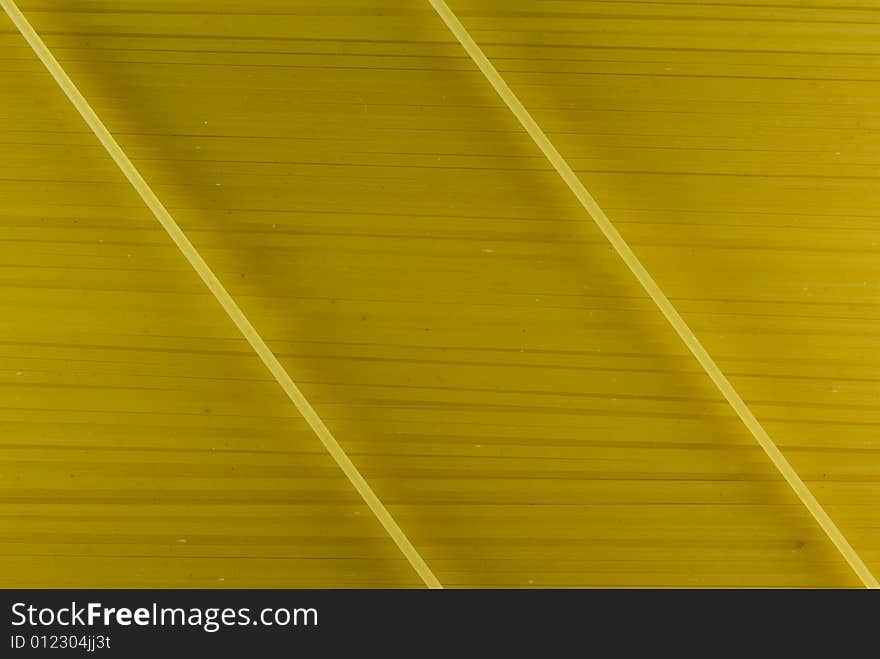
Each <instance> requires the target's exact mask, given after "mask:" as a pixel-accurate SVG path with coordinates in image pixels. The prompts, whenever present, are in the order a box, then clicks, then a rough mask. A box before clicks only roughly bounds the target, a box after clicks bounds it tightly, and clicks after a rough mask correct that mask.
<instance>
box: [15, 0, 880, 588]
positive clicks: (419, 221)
mask: <svg viewBox="0 0 880 659" xmlns="http://www.w3.org/2000/svg"><path fill="white" fill-rule="evenodd" d="M19 4H20V6H21V8H22V10H23V11H24V12H25V14H26V15H27V16H28V18H29V19H30V20H31V22H32V23H33V25H34V27H35V28H36V29H37V30H38V31H39V32H40V34H41V35H42V36H43V38H44V39H45V41H46V43H47V44H48V45H49V47H50V48H51V49H52V50H53V52H54V53H55V55H56V57H57V58H58V59H59V61H60V62H61V63H62V65H63V66H64V67H65V69H66V70H67V72H68V73H69V74H70V76H71V77H72V78H73V80H74V81H75V82H76V84H77V85H78V86H79V87H80V89H81V91H82V92H83V94H84V95H85V96H86V98H88V99H89V101H90V102H91V103H92V105H93V106H94V108H95V109H96V111H97V112H98V114H99V115H100V116H101V117H102V118H103V119H104V121H105V123H106V124H107V125H108V127H109V128H110V130H111V131H112V132H113V133H114V135H115V136H116V137H117V139H118V140H119V142H120V143H121V145H122V146H123V148H124V149H125V150H126V152H127V153H128V154H129V156H130V157H131V159H132V160H133V161H134V162H135V164H136V165H137V166H138V167H139V168H140V169H141V171H142V173H143V174H144V176H145V178H146V179H147V180H148V181H149V182H150V183H151V185H152V186H153V187H154V189H155V191H156V192H157V194H158V195H159V197H160V198H161V199H162V200H163V201H164V202H165V204H166V205H167V206H168V208H169V209H170V210H171V212H172V214H173V215H174V216H175V218H176V219H177V220H178V222H179V223H180V224H181V226H182V227H183V229H184V230H185V231H186V232H187V233H188V235H189V236H190V238H191V239H192V241H193V242H194V244H195V245H196V247H197V248H198V249H199V250H200V251H201V253H202V254H203V256H204V257H205V259H206V260H207V261H208V263H209V264H210V265H211V266H212V267H213V268H214V269H215V271H216V272H217V274H218V276H219V277H220V279H221V280H222V281H223V282H224V284H225V285H226V286H227V287H228V289H229V290H230V292H231V293H232V294H233V295H234V296H235V298H236V299H237V300H238V301H239V303H240V305H241V306H242V308H243V309H244V311H245V312H246V313H247V314H248V315H249V316H250V317H251V319H252V321H253V322H254V324H255V325H256V326H257V328H258V329H259V330H260V331H261V332H262V334H263V335H264V337H265V338H266V339H267V341H268V343H269V345H270V347H271V348H272V349H273V350H274V351H275V352H276V354H277V355H278V356H279V358H280V359H281V361H282V362H283V363H284V365H285V366H286V367H287V368H288V370H289V371H290V373H291V375H292V376H293V378H294V379H295V380H296V381H297V382H298V383H299V384H300V385H301V387H302V389H303V391H304V393H305V394H306V396H307V397H308V398H309V400H310V401H311V402H312V403H313V404H314V405H315V407H316V409H317V410H318V412H319V413H320V414H321V416H322V417H323V418H324V420H325V421H326V423H327V424H328V426H329V427H330V428H331V429H332V430H333V431H334V433H335V434H336V436H337V438H338V439H339V441H340V443H341V444H342V445H343V447H344V448H345V449H346V450H347V451H348V452H349V454H350V455H351V457H352V459H353V461H354V462H355V464H356V465H357V466H358V467H359V468H360V469H361V470H362V472H363V474H364V476H365V477H366V478H367V480H368V481H369V482H370V483H371V484H372V485H373V487H374V489H375V490H376V492H377V494H378V495H379V496H380V498H381V499H382V500H383V501H384V502H385V503H386V504H387V505H388V507H389V509H390V510H391V512H392V513H393V514H394V515H395V517H396V518H397V519H398V521H399V523H400V525H401V526H402V527H403V529H404V530H405V531H406V532H407V534H408V535H409V536H410V538H411V539H412V541H413V543H414V544H415V546H416V547H417V548H418V549H419V551H420V552H421V553H422V555H423V556H424V558H425V559H426V560H427V562H428V564H429V565H430V566H431V567H432V569H433V570H434V571H435V572H436V574H437V576H438V577H439V579H440V581H441V582H442V583H443V584H444V585H446V586H452V587H530V586H534V587H546V586H552V587H560V586H857V585H858V581H857V580H856V578H855V576H854V575H853V574H852V573H851V572H850V570H849V568H848V567H847V565H846V563H845V562H844V561H843V559H842V558H841V557H840V556H839V555H838V554H837V552H836V551H835V550H834V548H833V546H832V545H831V544H830V542H829V541H828V540H827V539H826V538H825V537H824V535H823V533H822V531H821V530H820V529H819V528H818V526H817V525H816V524H815V522H814V521H813V520H812V518H811V517H810V516H809V514H808V513H807V511H806V510H805V509H804V508H803V507H802V506H801V504H800V503H799V502H798V501H797V499H796V498H795V496H794V494H792V493H791V491H790V490H789V488H788V486H787V485H786V484H785V483H784V481H783V480H782V479H781V477H780V476H779V475H778V474H777V472H776V471H775V469H774V468H773V466H772V465H771V464H770V462H769V461H768V460H767V458H766V457H765V456H764V454H763V452H762V451H761V450H760V449H759V448H758V446H757V445H756V444H755V442H754V440H753V439H752V438H751V436H750V435H749V434H748V432H747V431H746V430H745V428H744V427H742V425H741V423H740V422H739V421H738V420H737V419H736V417H735V416H734V415H733V413H732V411H731V410H730V409H729V408H728V407H727V405H726V403H725V402H724V401H723V399H722V398H721V397H720V395H719V394H718V393H717V391H716V390H715V389H714V387H713V385H712V384H711V382H710V381H709V380H708V378H707V377H706V376H705V375H704V374H703V373H702V371H701V370H700V368H699V366H698V364H697V363H696V362H695V361H694V360H693V358H692V357H690V356H689V354H688V353H687V352H686V350H685V348H684V347H683V345H681V344H680V342H679V340H678V339H677V337H676V336H675V334H674V333H673V331H672V330H671V329H670V328H669V327H668V325H667V324H666V322H665V321H664V319H663V318H662V316H661V315H660V313H659V312H658V311H656V309H655V308H654V307H653V305H652V303H651V302H650V300H649V299H648V298H647V297H646V295H645V294H644V293H643V292H642V290H641V288H640V287H639V286H638V284H637V283H636V282H635V280H634V279H633V278H632V276H631V275H630V274H629V272H628V271H627V270H626V268H625V267H624V266H623V265H622V263H621V262H620V261H619V259H618V257H617V256H616V255H615V254H614V253H613V251H612V250H611V248H610V247H609V246H608V245H607V243H606V242H605V240H604V238H602V236H601V235H600V234H599V232H598V230H596V229H595V228H594V226H593V224H592V222H591V221H590V220H589V218H588V217H586V216H585V214H584V212H583V210H582V209H581V208H580V207H579V206H578V205H577V203H576V201H575V200H574V198H573V197H572V196H571V194H570V193H569V192H568V190H567V189H566V188H565V186H564V184H563V183H562V182H561V180H559V177H558V176H557V175H556V173H555V172H554V171H553V170H552V169H551V168H550V166H549V165H548V164H547V162H546V161H545V160H544V159H543V157H542V156H541V154H540V152H539V151H538V150H537V149H536V147H535V146H534V145H533V144H532V142H531V141H530V139H529V138H528V136H527V135H526V134H525V133H524V132H523V131H522V129H521V128H520V127H519V126H518V124H517V123H516V121H515V120H514V118H513V117H512V115H511V114H510V113H509V111H508V110H507V109H506V108H505V107H504V106H503V105H502V103H501V102H500V100H498V99H497V97H496V96H495V95H494V93H493V92H492V90H491V88H490V87H489V85H488V84H487V83H486V81H485V79H484V78H483V77H482V75H481V74H480V73H479V72H478V71H477V70H476V68H475V66H474V65H473V63H472V62H471V61H470V60H469V59H468V57H467V56H466V54H465V53H464V51H463V50H462V49H461V47H460V46H459V45H458V44H457V43H456V42H455V41H454V38H453V37H452V35H451V34H449V32H448V31H447V30H446V28H445V27H444V25H443V23H442V22H441V21H440V19H439V18H438V17H437V16H436V14H435V13H434V12H433V10H432V9H431V8H430V6H429V5H428V4H427V3H426V2H421V1H419V0H395V1H392V0H378V1H377V2H367V1H366V0H320V1H319V0H311V1H310V2H304V1H301V0H296V1H293V2H291V1H287V0H285V1H282V0H273V1H269V0H255V1H254V2H246V3H242V2H231V1H229V0H216V1H213V2H208V1H206V0H137V1H135V0H127V1H125V2H111V1H110V0H69V1H64V2H62V1H60V0H58V1H49V0H22V1H21V2H20V3H19ZM450 6H451V7H452V9H453V10H455V11H456V12H458V14H459V16H460V17H461V19H462V21H463V23H464V24H465V25H466V27H467V28H468V29H470V30H471V32H472V35H473V36H474V38H475V39H476V41H477V42H478V43H480V44H481V45H482V46H483V47H484V49H485V51H486V53H487V55H488V56H489V57H490V58H491V59H492V60H493V61H494V62H495V63H496V66H497V67H498V68H499V70H500V71H501V73H502V75H504V76H505V78H506V79H507V81H508V82H509V84H510V85H511V87H512V88H513V89H514V91H515V92H516V93H517V94H518V95H519V96H520V98H521V100H522V101H523V102H524V104H525V105H526V106H527V107H528V108H529V109H530V110H532V112H533V114H534V116H535V118H536V119H537V121H538V122H539V123H540V124H541V125H542V126H543V127H544V129H545V130H546V131H547V132H548V134H549V135H550V137H551V139H552V140H553V141H554V142H555V143H556V145H557V146H558V147H559V149H560V151H562V153H563V154H564V155H565V156H566V157H567V158H568V159H569V161H570V162H571V164H572V166H573V167H574V169H575V170H576V171H577V172H578V174H579V175H580V176H581V178H582V180H583V181H584V183H585V184H586V185H587V187H588V188H589V189H590V190H591V192H592V193H593V195H594V196H595V197H596V198H597V200H598V201H599V203H600V204H601V205H602V206H603V207H604V208H605V210H606V211H607V212H608V214H609V215H610V217H611V218H612V220H613V221H615V222H616V223H617V224H618V226H619V228H620V230H621V232H622V233H623V235H624V237H625V238H626V239H627V240H628V241H630V243H631V244H632V246H633V249H634V250H635V251H636V253H637V254H638V255H639V257H640V258H642V259H643V261H644V263H645V265H646V267H647V268H648V270H649V271H650V272H651V273H652V274H653V275H654V277H655V279H656V280H657V281H658V283H659V284H660V285H661V287H663V288H664V290H665V291H666V293H667V294H668V295H669V297H670V298H671V299H672V301H673V302H674V303H675V304H676V306H677V307H678V308H679V310H680V311H681V313H682V315H683V316H684V317H685V319H686V320H687V322H688V323H690V324H691V326H692V328H693V329H694V330H695V332H696V334H697V335H698V336H699V337H700V339H701V340H702V341H703V342H704V344H705V346H706V348H707V349H708V351H709V352H710V353H711V354H712V355H713V356H714V357H715V359H716V360H717V361H718V363H719V365H720V366H721V368H722V369H723V370H724V371H725V372H726V373H727V374H728V375H729V377H730V379H731V381H732V382H733V384H734V385H735V386H736V387H737V388H738V389H739V390H740V392H741V393H742V395H743V397H744V398H745V400H746V401H747V402H748V403H749V404H750V405H751V407H752V409H753V410H754V412H755V414H756V415H757V416H758V418H759V419H760V420H761V421H762V423H764V424H765V426H766V428H767V429H768V431H769V432H770V434H771V436H773V437H774V439H775V440H776V441H777V442H778V444H779V445H780V448H781V449H782V450H783V452H784V453H785V454H786V456H787V457H788V458H789V459H790V461H791V462H792V464H793V466H794V467H795V468H796V469H797V470H798V472H799V473H800V474H801V475H802V477H803V478H804V479H805V480H806V481H807V483H808V484H809V485H810V487H811V488H812V489H813V491H814V492H815V493H816V495H817V497H818V498H819V500H820V501H821V503H822V504H823V505H824V506H825V507H826V509H827V510H828V512H829V514H830V515H831V516H832V518H833V519H834V520H835V521H836V522H837V523H838V525H839V526H840V527H841V530H842V531H843V532H844V534H845V535H846V536H847V537H848V539H849V540H850V541H851V543H852V544H853V546H854V547H855V549H856V550H857V551H858V552H859V553H860V554H861V555H862V556H863V558H864V559H865V561H866V562H867V563H868V565H869V566H870V567H871V568H872V570H873V571H874V572H875V573H877V572H880V480H878V478H880V439H878V429H880V408H878V399H880V388H878V383H880V356H878V351H877V346H878V335H880V332H878V324H877V320H878V318H880V254H878V241H880V211H878V208H880V185H878V183H880V178H878V174H880V171H878V165H880V155H878V154H880V131H878V129H880V86H878V84H880V76H878V71H880V68H878V62H880V58H878V54H880V12H878V11H877V6H876V3H875V2H869V1H867V0H847V1H846V2H842V1H840V0H833V1H830V0H829V1H825V2H821V3H820V2H800V1H796V0H773V1H772V2H769V0H768V1H767V2H764V1H763V0H742V1H740V2H731V3H710V2H700V1H698V0H691V1H689V2H687V1H686V2H668V3H667V2H661V1H657V2H653V1H651V2H649V1H646V2H629V1H626V0H619V1H613V2H608V1H597V2H593V1H589V0H584V1H546V0H491V1H490V0H454V1H452V2H450ZM0 154H2V157H0V586H5V587H12V586H77V587H83V586H99V587H102V586H118V587H123V586H130V587H140V586H152V587H161V586H166V587H187V586H190V587H213V586H217V587H258V586H260V587H272V586H283V587H296V586H303V587H312V586H314V587H335V586H355V587H358V586H383V587H398V586H401V587H414V586H419V585H420V582H419V580H418V577H417V576H416V575H415V573H414V572H413V571H412V569H411V568H410V567H409V565H408V564H407V563H406V561H405V560H404V559H403V558H402V556H401V555H400V554H399V552H398V551H397V549H396V548H395V547H394V545H393V544H392V542H391V541H390V539H388V537H387V536H386V535H385V534H384V532H383V531H382V529H381V527H380V526H379V524H378V523H377V522H376V521H375V520H374V518H373V517H372V516H371V514H370V512H369V510H368V509H367V508H366V506H365V505H363V504H362V503H361V501H360V499H359V498H358V496H357V494H356V493H355V492H354V490H353V489H352V488H351V486H350V485H349V484H348V482H347V481H346V479H345V477H344V476H343V475H342V473H341V472H340V471H339V470H338V468H337V467H336V466H335V465H334V463H333V462H332V460H331V459H330V458H329V456H327V455H326V454H325V452H324V449H323V448H322V447H321V445H320V443H319V442H318V440H317V439H316V438H315V437H314V436H313V435H312V433H311V431H310V430H309V429H308V427H307V426H306V425H305V423H304V422H303V421H302V420H301V418H300V417H299V415H298V414H297V412H296V410H295V409H294V408H293V406H292V405H291V404H290V403H289V401H287V399H286V398H285V396H284V394H283V393H282V391H281V390H280V389H279V387H278V386H277V384H275V382H274V381H273V380H272V379H271V377H270V376H269V375H268V373H267V372H265V370H264V368H263V367H262V365H261V364H260V362H259V360H258V359H257V357H256V356H255V355H254V354H253V353H252V352H251V351H250V349H249V348H248V346H247V344H246V343H245V341H244V340H243V339H241V338H240V337H239V336H238V334H237V332H236V330H235V328H234V326H233V325H232V324H231V322H230V321H229V320H228V319H227V318H226V316H225V315H224V313H223V311H222V310H221V309H220V307H219V306H218V305H217V303H216V302H215V301H214V299H213V298H212V297H211V296H210V295H209V294H208V292H207V291H206V290H205V289H204V287H203V285H202V284H201V282H200V281H199V280H198V278H197V276H196V275H195V274H194V273H193V272H192V271H191V270H190V268H189V266H188V265H187V264H186V262H185V261H184V259H183V257H182V256H181V255H180V253H179V252H178V251H177V248H176V247H174V245H173V244H172V243H171V242H170V240H169V239H168V238H167V236H166V235H165V233H164V232H163V231H162V229H161V228H160V227H159V225H158V224H157V223H156V221H155V219H154V218H153V217H152V216H151V215H150V213H149V211H148V210H147V209H146V208H145V207H144V206H143V204H142V203H141V201H140V199H139V198H138V197H137V195H136V193H135V192H134V191H133V190H132V189H131V187H130V186H129V184H128V183H127V182H126V181H125V179H124V178H123V176H122V175H121V174H120V173H119V172H118V170H117V169H116V167H115V165H114V164H113V162H112V161H111V160H110V159H109V157H108V156H107V155H106V153H105V152H104V150H103V149H102V148H101V147H100V145H99V144H98V142H97V140H96V139H95V138H94V137H93V136H92V134H91V133H90V132H89V130H88V129H87V127H86V126H85V124H84V123H83V122H82V120H81V119H80V118H79V116H78V115H77V114H76V112H75V111H74V109H73V108H72V107H71V106H70V104H69V102H68V101H67V99H66V98H65V97H64V96H63V94H62V93H61V92H60V90H59V89H58V88H57V87H56V85H55V83H54V82H53V81H52V79H51V78H50V76H49V75H48V73H47V72H46V71H45V69H44V68H43V67H42V65H41V64H40V63H39V61H38V60H37V59H36V58H35V57H34V55H33V53H32V52H31V50H30V49H29V47H28V46H27V45H26V43H25V42H24V40H23V39H22V38H21V36H20V35H19V34H18V32H17V31H16V30H15V28H14V27H13V25H12V24H11V22H10V21H9V20H8V18H7V17H6V16H5V15H4V16H0Z"/></svg>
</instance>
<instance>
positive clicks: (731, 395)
mask: <svg viewBox="0 0 880 659" xmlns="http://www.w3.org/2000/svg"><path fill="white" fill-rule="evenodd" d="M428 2H430V3H431V6H432V7H433V8H434V9H435V10H436V12H437V14H438V15H439V16H440V18H441V19H443V22H444V23H445V24H446V26H447V27H448V28H449V30H450V32H452V34H453V35H454V36H455V38H456V39H457V40H458V42H459V43H460V44H461V45H462V47H463V48H464V49H465V51H466V52H467V54H468V55H469V56H470V57H471V59H472V60H473V61H474V63H475V64H476V65H477V67H479V69H480V71H481V72H482V73H483V75H484V76H485V77H486V80H488V82H489V84H491V85H492V87H493V88H494V89H495V91H496V92H497V93H498V95H499V96H500V97H501V99H502V100H503V101H504V103H505V104H506V105H507V107H508V108H509V109H510V111H511V112H512V113H513V114H514V116H516V118H517V120H518V121H519V122H520V124H521V125H522V127H523V128H524V129H525V130H526V132H527V133H528V134H529V136H530V137H531V138H532V140H534V142H535V144H536V145H537V146H538V148H540V149H541V152H542V153H543V154H544V155H545V156H546V158H547V160H548V161H549V162H550V164H551V165H553V168H554V169H555V170H556V171H557V173H558V174H559V175H560V176H561V177H562V180H563V181H565V183H566V185H567V186H568V187H569V189H570V190H571V191H572V192H573V193H574V195H575V197H577V199H578V201H579V202H580V203H581V205H582V206H583V207H584V210H586V211H587V213H588V214H589V215H590V217H591V218H593V220H594V221H595V223H596V224H597V225H598V227H599V229H600V230H601V231H602V233H603V234H604V235H605V237H606V238H607V239H608V242H610V243H611V245H612V246H613V247H614V249H615V251H616V252H617V254H618V255H619V256H620V258H621V259H623V262H624V263H625V264H626V266H627V267H628V268H629V269H630V271H631V272H632V273H633V274H634V275H635V277H636V279H638V281H639V283H640V284H641V285H642V287H643V288H644V289H645V291H646V292H647V293H648V295H649V296H650V297H651V299H652V300H653V301H654V303H655V304H656V305H657V307H658V308H659V309H660V311H661V312H662V313H663V315H664V317H665V318H666V320H667V321H669V324H670V325H672V327H673V329H674V330H675V331H676V333H677V334H678V336H679V337H680V338H681V340H682V341H683V342H684V344H685V345H686V346H687V348H688V349H689V350H690V351H691V353H692V354H693V355H694V357H696V359H697V361H698V362H699V363H700V366H702V367H703V370H705V371H706V373H707V375H708V376H709V377H710V378H711V380H712V382H714V383H715V386H716V387H718V389H719V390H720V391H721V394H722V395H723V396H724V398H725V399H726V400H727V402H728V403H730V406H731V407H732V408H733V410H734V411H735V412H736V414H737V416H739V418H740V419H741V420H742V422H743V424H745V426H746V428H748V429H749V431H750V432H751V433H752V435H753V436H754V438H755V439H756V440H757V442H758V444H760V446H761V448H762V449H764V451H765V452H766V453H767V455H768V457H769V458H770V460H771V461H772V462H773V464H774V465H775V466H776V468H777V469H778V470H779V472H780V473H781V474H782V476H783V478H785V480H786V482H787V483H788V484H789V485H790V486H791V488H792V489H793V490H794V492H795V494H797V496H798V498H799V499H800V500H801V502H802V503H803V504H804V506H806V507H807V510H809V511H810V513H811V514H812V515H813V517H814V518H815V519H816V521H817V522H818V523H819V526H820V527H822V530H823V531H825V533H826V534H827V535H828V538H829V539H830V540H831V542H832V543H834V546H835V547H836V548H837V550H838V551H839V552H840V553H841V555H842V556H843V557H844V558H845V559H846V561H847V563H849V565H850V567H851V568H852V569H853V571H854V572H855V573H856V574H857V575H858V577H859V579H861V580H862V583H863V584H864V585H865V586H866V587H867V588H880V583H878V581H877V578H876V577H875V576H874V575H873V574H872V573H871V571H870V570H869V569H868V566H867V565H865V562H864V561H863V560H862V558H861V556H859V554H858V553H857V552H856V550H855V549H853V547H852V545H850V544H849V542H848V541H847V539H846V538H845V537H844V535H843V533H841V531H840V529H839V528H837V525H836V524H835V523H834V521H833V520H832V519H831V518H830V517H829V516H828V513H826V512H825V509H824V508H822V505H821V504H820V503H819V501H818V500H817V499H816V497H815V496H814V495H813V493H812V492H811V491H810V489H809V488H808V487H807V485H806V483H804V481H803V480H802V479H801V477H800V476H798V474H797V472H796V471H795V470H794V468H793V467H792V466H791V464H790V463H789V462H788V460H787V459H786V458H785V456H784V455H783V454H782V452H781V451H780V450H779V448H778V447H777V446H776V444H775V443H774V441H773V439H772V438H771V437H770V435H769V434H767V431H766V430H764V427H763V426H762V425H761V423H760V422H759V421H758V419H757V418H756V417H755V415H754V414H753V413H752V411H751V409H749V406H748V405H747V404H746V403H745V401H744V400H743V399H742V397H741V396H740V395H739V393H737V391H736V389H734V387H733V385H732V384H731V383H730V381H729V380H728V379H727V377H726V376H725V375H724V373H723V372H722V371H721V369H720V368H719V367H718V365H717V364H716V363H715V360H714V359H712V357H711V356H710V355H709V353H708V352H706V349H705V348H704V347H703V345H702V344H701V343H700V341H699V339H697V337H696V335H695V334H694V333H693V331H692V330H691V329H690V327H688V325H687V323H686V322H685V321H684V319H683V318H682V317H681V315H680V314H679V313H678V311H677V310H676V309H675V307H674V306H673V304H672V302H670V301H669V298H668V297H666V294H665V293H663V290H662V289H661V288H660V286H658V285H657V282H655V281H654V279H653V278H652V277H651V275H650V274H649V273H648V271H647V270H646V269H645V267H644V266H643V265H642V263H641V261H639V259H638V257H637V256H636V255H635V253H634V252H633V251H632V249H630V247H629V245H628V244H627V243H626V241H625V240H624V239H623V236H621V235H620V233H619V232H618V231H617V228H616V227H615V226H614V224H613V223H612V222H611V220H609V219H608V216H607V215H605V212H604V211H603V210H602V209H601V208H600V206H599V204H598V203H596V200H595V199H593V196H592V195H591V194H590V193H589V191H588V190H587V189H586V187H585V186H584V184H583V183H582V182H581V181H580V179H579V178H578V177H577V175H576V174H575V173H574V171H573V170H572V168H571V167H570V166H569V164H568V163H567V162H566V160H565V158H563V157H562V154H560V153H559V151H557V149H556V147H554V146H553V143H552V142H551V141H550V139H549V138H548V137H547V135H546V134H545V133H544V131H543V130H542V129H541V127H540V126H539V125H538V123H537V122H536V121H535V119H534V118H533V117H532V115H531V114H530V113H529V111H528V110H527V109H526V108H525V106H524V105H523V104H522V103H521V102H520V101H519V99H518V98H517V96H516V94H514V93H513V91H512V90H511V89H510V87H508V85H507V83H506V82H505V81H504V78H502V77H501V74H500V73H498V70H497V69H496V68H495V67H494V66H493V64H492V62H491V61H489V58H488V57H486V55H485V53H483V51H482V49H481V48H480V47H479V45H477V43H476V42H475V41H474V40H473V38H472V37H471V36H470V34H469V33H468V31H467V29H466V28H465V27H464V25H462V23H461V21H459V20H458V17H457V16H456V15H455V14H454V13H453V11H452V10H451V9H450V8H449V6H448V5H447V4H446V2H444V0H428Z"/></svg>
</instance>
